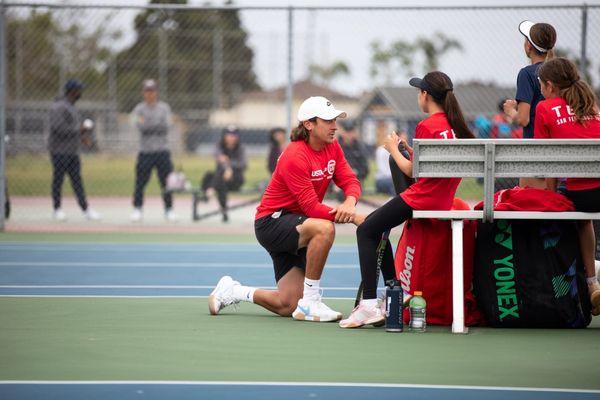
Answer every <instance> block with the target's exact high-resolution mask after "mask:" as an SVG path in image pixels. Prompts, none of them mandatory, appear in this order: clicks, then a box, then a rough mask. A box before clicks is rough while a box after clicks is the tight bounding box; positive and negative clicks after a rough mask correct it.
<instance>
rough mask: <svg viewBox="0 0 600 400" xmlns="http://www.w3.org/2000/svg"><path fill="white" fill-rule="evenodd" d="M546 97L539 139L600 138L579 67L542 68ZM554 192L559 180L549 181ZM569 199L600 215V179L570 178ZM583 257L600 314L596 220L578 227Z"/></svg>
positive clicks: (561, 62) (553, 64)
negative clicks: (596, 264)
mask: <svg viewBox="0 0 600 400" xmlns="http://www.w3.org/2000/svg"><path fill="white" fill-rule="evenodd" d="M539 79H540V84H541V90H542V95H543V96H544V97H545V98H546V100H544V101H541V102H540V103H538V105H537V108H536V114H535V132H534V137H535V138H536V139H538V138H541V139H550V138H551V139H600V110H599V109H598V105H597V102H596V96H595V95H594V92H593V91H592V89H591V88H590V86H589V85H588V84H587V83H586V82H584V81H582V80H581V79H580V77H579V73H578V72H577V67H576V66H575V64H573V63H572V62H571V61H569V60H567V59H566V58H555V59H552V60H550V61H546V62H545V63H544V64H542V66H541V67H540V69H539ZM546 183H547V187H548V189H550V190H555V189H556V179H554V178H549V179H547V180H546ZM565 194H566V196H567V197H568V198H569V199H571V201H573V204H574V205H575V209H576V210H577V211H583V212H600V179H598V178H597V179H584V178H579V179H577V178H570V179H567V191H566V193H565ZM578 231H579V243H580V247H581V256H582V258H583V263H584V265H585V272H586V275H587V283H588V288H589V292H590V299H591V301H592V314H593V315H599V314H600V285H599V284H598V279H597V277H596V271H595V267H594V255H595V252H596V238H595V236H594V228H593V226H592V221H583V222H580V223H579V224H578Z"/></svg>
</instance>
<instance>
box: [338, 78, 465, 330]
mask: <svg viewBox="0 0 600 400" xmlns="http://www.w3.org/2000/svg"><path fill="white" fill-rule="evenodd" d="M409 84H410V85H411V86H414V87H416V88H418V89H419V91H418V97H417V102H418V104H419V108H420V109H421V110H422V111H423V112H425V113H427V114H429V116H428V117H427V118H426V119H424V120H423V121H421V122H419V124H418V125H417V128H416V130H415V137H416V138H417V139H440V140H446V139H448V140H452V139H454V138H463V139H464V138H472V137H473V134H472V133H471V131H470V130H469V128H467V124H466V123H465V119H464V117H463V114H462V111H461V109H460V106H459V104H458V101H457V100H456V97H454V92H453V85H452V81H451V80H450V78H449V77H448V76H447V75H446V74H444V73H443V72H439V71H435V72H430V73H428V74H427V75H425V77H423V79H420V78H412V79H411V80H410V81H409ZM400 142H402V144H403V145H404V147H405V148H406V149H407V150H408V152H409V154H410V155H411V158H412V148H410V146H409V145H408V143H407V142H406V140H401V139H400V138H399V137H398V136H397V135H396V134H395V133H392V134H391V135H389V136H388V137H387V138H386V140H385V143H384V146H385V149H386V150H387V151H389V152H390V155H391V156H392V158H393V159H394V161H395V162H396V164H397V165H398V167H399V168H400V170H402V172H404V173H405V174H406V175H408V176H412V161H410V160H408V159H406V158H404V156H402V154H401V153H400V150H399V149H398V144H399V143H400ZM459 183H460V178H421V179H419V180H417V182H416V183H414V184H413V185H411V186H410V187H409V188H408V189H406V190H405V191H404V192H402V193H401V194H400V195H398V196H396V197H394V198H392V199H391V200H390V201H388V202H387V203H386V204H384V205H383V206H381V207H380V208H378V209H377V210H375V211H373V212H372V213H371V214H369V215H368V216H367V217H366V219H364V222H362V221H360V219H361V218H362V217H361V216H356V217H355V220H354V222H355V224H356V225H358V228H357V229H356V237H357V240H358V255H359V261H360V274H361V278H362V282H363V285H364V288H363V299H362V300H361V301H360V304H359V305H358V306H357V307H356V308H355V309H354V311H352V314H350V316H349V317H348V318H347V319H344V320H342V321H340V326H341V327H342V328H358V327H360V326H363V325H376V326H377V325H383V323H384V320H385V317H384V314H383V313H382V311H381V309H380V308H379V307H378V306H377V272H376V271H377V251H376V249H377V245H378V244H379V241H380V240H381V235H382V234H383V232H385V231H387V230H389V229H391V228H393V227H395V226H398V225H400V224H402V223H403V222H404V221H406V220H407V219H409V218H411V217H412V212H413V210H450V208H451V207H452V201H453V200H454V194H455V193H456V188H457V187H458V184H459ZM361 222H362V223H361ZM391 249H392V246H391V245H390V243H387V245H386V248H385V253H384V256H383V263H382V266H381V270H382V272H383V275H384V277H385V276H386V275H389V271H393V270H394V259H393V255H392V250H391ZM392 274H393V272H392ZM392 276H393V275H392Z"/></svg>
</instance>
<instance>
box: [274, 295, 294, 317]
mask: <svg viewBox="0 0 600 400" xmlns="http://www.w3.org/2000/svg"><path fill="white" fill-rule="evenodd" d="M298 300H299V299H294V300H292V299H282V300H281V307H280V308H279V310H277V314H279V315H280V316H282V317H291V316H292V313H293V312H294V310H295V309H296V307H297V306H298Z"/></svg>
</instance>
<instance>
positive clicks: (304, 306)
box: [292, 296, 342, 322]
mask: <svg viewBox="0 0 600 400" xmlns="http://www.w3.org/2000/svg"><path fill="white" fill-rule="evenodd" d="M292 318H294V319H295V320H297V321H314V322H330V321H339V320H340V319H342V313H340V312H337V311H333V310H332V309H331V308H329V307H327V306H326V305H325V303H323V302H322V301H321V296H319V297H316V298H314V299H305V298H302V299H300V300H299V301H298V306H297V307H296V310H295V311H294V312H293V313H292Z"/></svg>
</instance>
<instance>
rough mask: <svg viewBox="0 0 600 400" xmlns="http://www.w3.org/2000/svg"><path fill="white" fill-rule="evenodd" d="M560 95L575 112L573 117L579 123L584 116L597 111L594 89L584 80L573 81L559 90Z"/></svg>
mask: <svg viewBox="0 0 600 400" xmlns="http://www.w3.org/2000/svg"><path fill="white" fill-rule="evenodd" d="M561 97H562V98H564V99H565V101H566V102H567V104H568V105H569V106H571V109H572V110H573V112H574V113H575V119H576V120H577V122H579V123H580V124H583V123H585V119H586V118H585V117H589V116H593V115H595V114H597V113H598V111H597V109H596V96H594V91H593V90H592V88H590V85H588V84H587V83H586V82H585V81H582V80H578V81H575V82H573V83H572V84H571V85H570V86H569V87H567V88H566V89H564V90H561Z"/></svg>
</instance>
